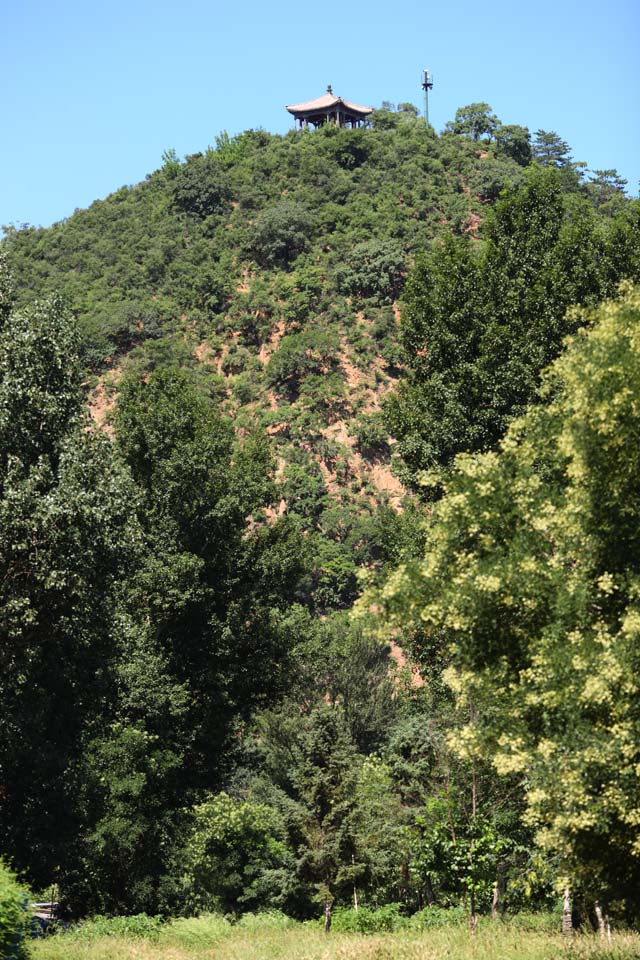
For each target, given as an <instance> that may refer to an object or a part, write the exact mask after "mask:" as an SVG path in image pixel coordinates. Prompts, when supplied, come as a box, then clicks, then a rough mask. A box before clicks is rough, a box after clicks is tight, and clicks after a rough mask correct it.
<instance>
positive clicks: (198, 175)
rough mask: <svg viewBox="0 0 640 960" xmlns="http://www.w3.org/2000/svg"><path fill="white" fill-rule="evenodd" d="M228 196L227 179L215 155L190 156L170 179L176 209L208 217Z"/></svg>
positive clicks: (222, 205)
mask: <svg viewBox="0 0 640 960" xmlns="http://www.w3.org/2000/svg"><path fill="white" fill-rule="evenodd" d="M229 196H230V188H229V181H228V179H227V175H226V173H225V172H224V171H223V170H222V169H221V168H220V164H219V162H218V160H217V158H216V157H214V156H205V157H198V156H194V157H190V158H189V159H188V161H187V163H186V164H185V165H184V166H181V167H180V170H179V172H178V173H177V175H176V176H175V178H174V180H173V201H174V203H175V205H176V207H178V209H179V210H182V211H184V212H185V213H192V214H195V216H197V217H208V216H209V215H210V214H212V213H218V212H219V211H220V210H222V209H223V208H224V206H225V205H226V201H227V200H228V198H229Z"/></svg>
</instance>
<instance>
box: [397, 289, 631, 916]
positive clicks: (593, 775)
mask: <svg viewBox="0 0 640 960" xmlns="http://www.w3.org/2000/svg"><path fill="white" fill-rule="evenodd" d="M576 320H577V321H578V322H581V323H583V324H586V328H585V329H582V330H581V331H580V333H579V334H578V335H577V336H576V337H575V338H574V339H573V340H572V341H571V342H570V345H569V347H568V349H567V351H566V353H564V354H563V355H561V356H560V357H559V359H558V360H556V362H555V363H554V364H553V366H552V367H551V368H550V370H549V372H548V374H547V375H546V378H545V384H544V400H545V402H544V404H542V405H538V406H536V407H532V408H531V410H530V411H529V412H528V413H527V414H526V415H525V416H524V417H523V418H522V419H520V420H517V421H516V422H515V423H514V424H513V425H512V426H511V428H510V429H509V431H508V433H507V435H506V437H505V439H504V441H503V442H502V444H501V446H500V448H499V450H498V451H497V452H492V453H486V454H483V455H467V456H464V457H460V458H459V459H458V460H457V462H456V470H455V472H454V474H453V476H452V478H451V480H450V481H449V482H448V484H447V486H446V495H445V497H444V499H443V500H442V501H441V502H440V504H439V505H438V506H437V507H436V508H435V511H434V516H433V520H432V522H431V523H430V525H429V528H428V536H427V545H426V551H425V558H424V560H423V561H421V562H418V563H415V564H409V565H407V566H405V567H404V568H400V569H399V570H398V572H397V574H396V575H395V577H393V578H391V580H390V581H389V582H388V584H387V586H386V589H385V594H384V596H385V597H386V599H387V602H388V603H389V604H390V606H391V607H392V608H395V609H396V610H397V612H398V613H400V615H401V617H402V618H403V620H405V621H406V619H407V618H412V619H415V620H417V621H419V622H420V624H421V626H422V628H423V629H424V630H425V631H426V632H427V634H428V635H431V636H433V637H436V638H440V637H444V638H445V639H446V643H447V647H448V650H449V655H450V656H451V658H452V663H451V667H450V668H449V672H448V674H447V676H448V681H449V683H450V685H451V687H452V689H453V690H454V691H455V694H456V697H457V701H458V704H459V705H460V706H461V707H462V708H466V709H469V710H470V711H471V712H470V714H469V722H468V723H467V725H466V728H465V729H463V730H462V731H460V732H458V733H457V734H456V739H457V749H458V750H459V751H461V752H465V753H467V754H468V755H470V756H478V757H482V756H487V757H489V758H491V760H492V762H493V764H494V766H495V768H496V770H497V771H498V772H499V773H501V774H504V775H506V774H515V775H516V776H521V777H522V778H523V782H524V784H525V788H526V789H525V794H526V802H527V809H526V814H525V819H526V821H527V822H528V823H530V824H532V825H533V826H534V827H535V828H536V830H537V836H538V841H539V843H540V844H541V845H542V847H543V848H546V849H547V850H548V851H551V852H552V853H553V854H554V855H555V856H556V857H557V858H558V860H559V863H560V864H561V865H560V867H559V872H560V873H561V874H562V873H564V874H565V876H567V877H568V878H569V879H570V881H571V882H572V883H573V884H575V885H576V886H577V887H578V888H581V889H582V892H583V895H584V896H590V897H591V898H592V899H594V898H598V899H601V900H603V899H604V900H606V901H607V902H608V904H609V905H610V906H611V907H612V908H616V905H617V909H618V910H620V911H622V912H623V913H626V915H627V917H634V916H636V917H637V916H638V913H639V911H640V902H639V900H638V894H637V892H638V889H639V882H640V841H639V836H638V822H639V811H638V796H640V782H639V780H638V770H639V769H640V767H639V760H640V736H639V727H638V702H639V698H638V694H639V690H638V682H637V677H638V673H639V664H638V642H637V641H638V630H639V625H640V614H639V612H638V589H639V584H640V580H639V577H640V570H639V563H638V558H639V556H640V552H639V546H640V543H639V540H638V529H639V525H638V516H637V511H638V504H639V503H640V497H639V490H638V477H639V476H640V469H639V464H638V455H637V451H638V449H640V446H639V444H638V439H639V438H638V423H639V422H640V420H639V418H638V408H639V404H640V348H639V345H640V298H639V296H638V292H637V290H636V291H631V290H630V288H629V287H627V289H626V292H625V294H624V296H623V297H622V299H620V300H619V301H617V302H615V301H614V302H608V303H606V304H604V305H603V306H602V307H601V308H600V309H599V310H598V311H597V312H595V313H591V314H585V313H583V314H580V315H576Z"/></svg>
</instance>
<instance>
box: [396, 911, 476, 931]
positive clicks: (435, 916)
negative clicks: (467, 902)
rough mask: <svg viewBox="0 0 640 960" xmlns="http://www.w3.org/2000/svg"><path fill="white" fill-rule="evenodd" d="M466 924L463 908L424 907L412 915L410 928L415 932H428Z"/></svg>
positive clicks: (465, 914)
mask: <svg viewBox="0 0 640 960" xmlns="http://www.w3.org/2000/svg"><path fill="white" fill-rule="evenodd" d="M466 922H467V913H466V911H465V909H464V907H463V906H457V907H447V908H446V909H445V908H443V907H437V906H432V907H425V908H424V910H420V911H419V912H418V913H414V915H413V916H412V917H411V920H410V926H411V927H413V928H414V929H416V930H430V929H433V928H434V927H457V926H461V925H462V924H464V923H466Z"/></svg>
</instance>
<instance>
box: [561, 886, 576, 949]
mask: <svg viewBox="0 0 640 960" xmlns="http://www.w3.org/2000/svg"><path fill="white" fill-rule="evenodd" d="M562 933H563V936H565V937H571V936H573V917H572V916H571V893H570V891H569V887H565V888H564V903H563V905H562Z"/></svg>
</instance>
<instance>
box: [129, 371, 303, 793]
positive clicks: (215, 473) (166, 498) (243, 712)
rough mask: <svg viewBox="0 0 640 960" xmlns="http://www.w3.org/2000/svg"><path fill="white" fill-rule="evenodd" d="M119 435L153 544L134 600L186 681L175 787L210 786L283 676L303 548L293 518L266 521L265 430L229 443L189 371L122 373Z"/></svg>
mask: <svg viewBox="0 0 640 960" xmlns="http://www.w3.org/2000/svg"><path fill="white" fill-rule="evenodd" d="M116 436H117V444H118V447H119V449H120V451H121V452H122V455H123V457H124V458H125V460H126V462H127V463H128V464H129V466H130V469H131V471H132V474H133V477H134V479H135V480H136V482H137V483H138V484H139V486H140V488H141V490H142V493H143V502H142V508H141V511H140V516H141V521H142V524H143V526H144V529H145V532H146V536H147V538H148V543H149V549H148V552H147V554H146V557H145V560H144V561H143V563H142V564H141V566H140V569H139V572H138V574H137V576H136V578H135V579H134V581H133V583H132V587H131V595H132V602H133V603H134V604H135V605H137V606H138V607H139V608H140V609H142V610H146V611H147V613H148V616H149V617H150V619H151V622H152V623H153V624H154V627H155V630H156V635H157V637H158V642H159V644H160V649H161V650H162V652H163V656H164V657H166V660H167V664H168V669H169V670H170V671H171V674H172V675H173V676H174V678H175V679H176V680H177V681H178V682H179V683H180V684H182V685H185V687H186V689H187V690H188V694H189V714H188V717H189V727H190V742H189V749H188V760H187V768H186V770H185V771H184V776H183V784H184V786H185V788H187V787H188V786H191V787H192V788H195V787H196V786H198V787H206V788H211V787H212V786H215V782H216V775H217V774H216V770H217V763H218V762H219V761H220V758H221V756H222V754H223V752H224V749H225V746H226V744H227V740H228V737H229V736H230V734H231V732H232V728H233V724H234V722H235V720H236V719H237V718H239V717H247V716H248V714H249V712H250V710H251V708H252V706H254V705H256V704H257V703H260V702H267V701H268V699H269V697H271V696H273V695H274V694H275V693H276V691H277V690H278V688H279V686H280V684H281V683H283V682H284V681H285V678H286V670H285V666H286V662H287V657H288V652H287V648H286V644H284V643H283V642H282V633H281V631H282V629H283V626H282V625H283V623H284V622H286V616H287V608H288V606H289V605H290V601H291V599H292V598H293V596H294V595H295V590H296V586H297V581H298V578H299V576H300V572H301V563H302V560H303V554H302V553H301V551H300V547H299V544H298V543H297V542H296V539H295V525H294V524H292V523H291V522H290V521H288V520H287V519H283V520H281V521H279V522H277V523H267V522H266V515H265V512H264V511H265V508H266V506H268V505H269V503H271V502H272V500H273V498H274V495H275V488H274V485H273V478H272V467H273V464H272V460H271V454H270V452H269V448H268V445H267V443H266V440H265V438H263V437H260V436H258V435H256V436H252V437H249V438H247V439H246V440H245V441H244V442H243V443H240V444H236V443H235V441H234V437H233V432H232V430H231V427H230V425H229V423H228V422H227V421H225V420H223V419H222V418H221V417H220V415H219V413H218V412H217V411H216V409H215V407H214V406H213V404H212V403H211V402H210V401H209V400H207V399H206V398H204V397H202V396H200V395H199V394H198V393H197V391H196V390H195V389H194V387H193V386H192V385H191V384H190V382H189V380H188V378H187V377H186V375H184V374H182V373H179V372H177V371H171V370H165V371H162V370H161V371H157V372H156V373H154V374H153V375H152V376H151V377H150V378H142V377H132V378H131V379H129V380H128V381H126V382H125V383H124V384H123V387H122V391H121V395H120V399H119V404H118V412H117V417H116Z"/></svg>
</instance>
